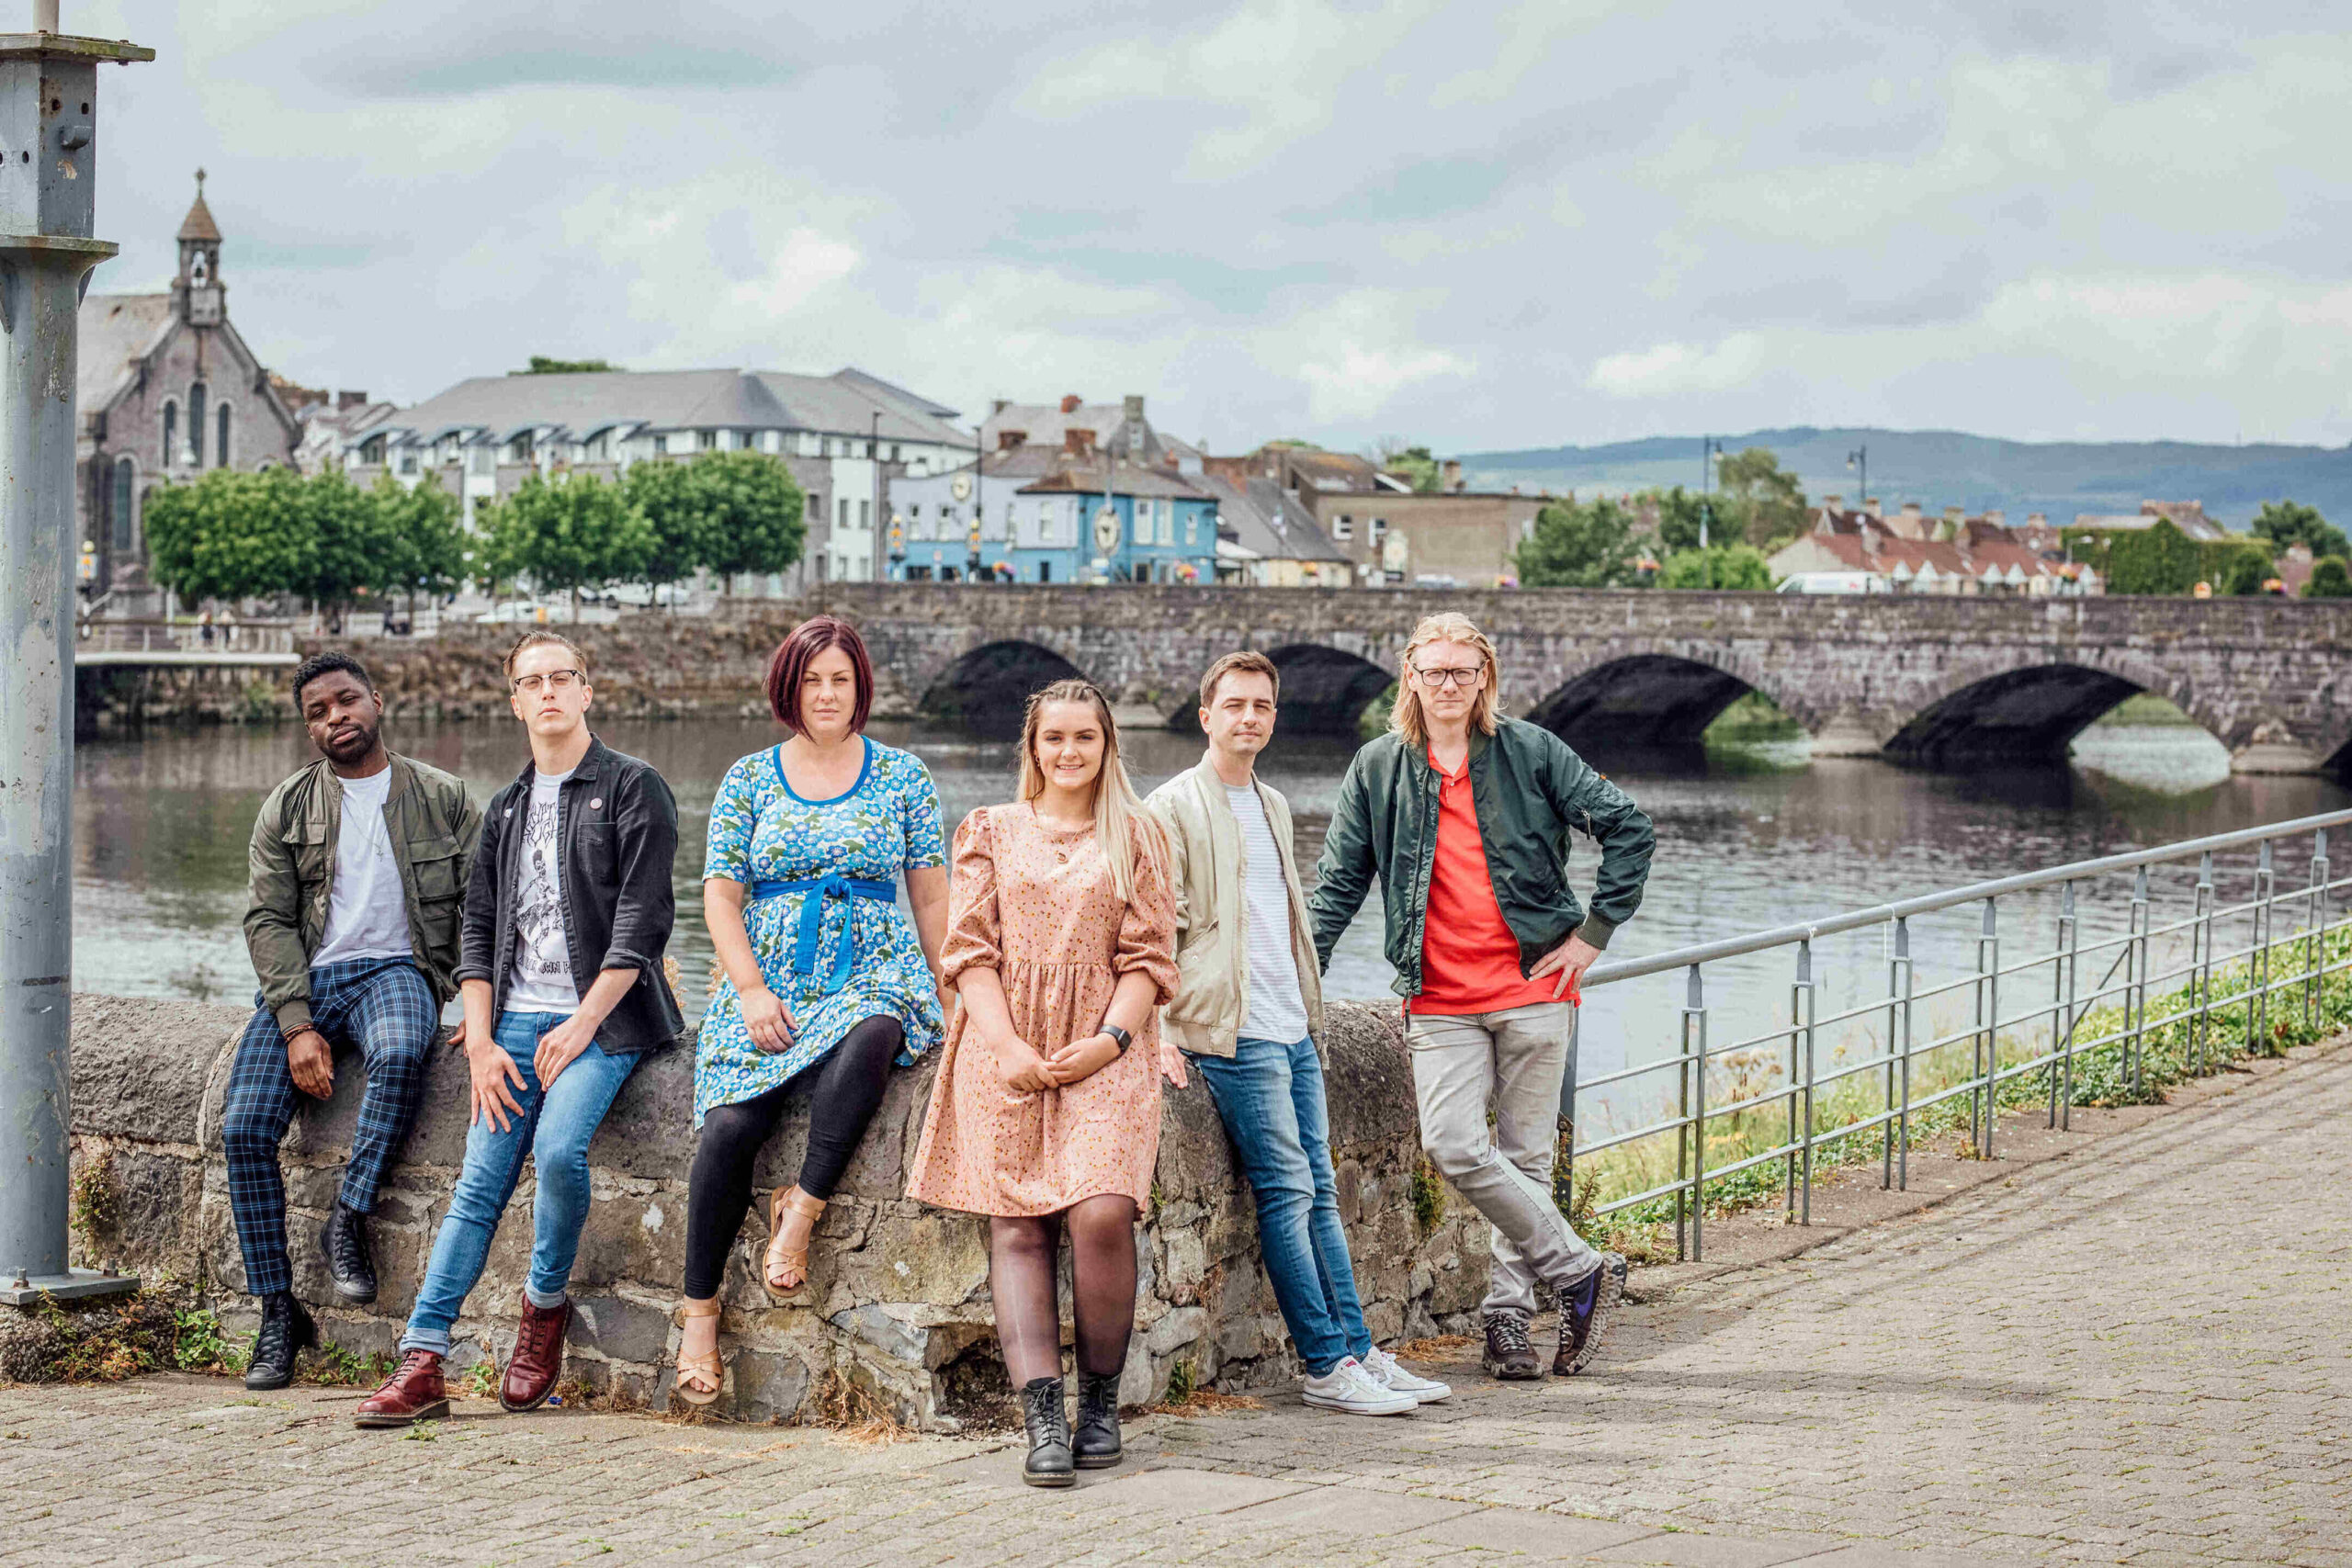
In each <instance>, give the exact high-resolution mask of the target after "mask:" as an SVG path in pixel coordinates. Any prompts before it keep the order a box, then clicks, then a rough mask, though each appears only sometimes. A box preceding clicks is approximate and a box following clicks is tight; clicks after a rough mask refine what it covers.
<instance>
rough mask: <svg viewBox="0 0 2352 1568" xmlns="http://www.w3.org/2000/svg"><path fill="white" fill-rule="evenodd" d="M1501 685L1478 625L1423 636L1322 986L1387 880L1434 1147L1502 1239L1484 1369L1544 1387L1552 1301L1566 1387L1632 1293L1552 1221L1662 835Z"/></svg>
mask: <svg viewBox="0 0 2352 1568" xmlns="http://www.w3.org/2000/svg"><path fill="white" fill-rule="evenodd" d="M1499 683H1500V682H1499V677H1498V671H1496V669H1495V649H1494V645H1493V643H1491V642H1490V641H1488V640H1487V637H1486V636H1485V635H1484V634H1483V633H1481V632H1480V631H1479V630H1478V628H1477V627H1476V626H1473V625H1472V624H1471V623H1470V622H1469V621H1468V620H1467V619H1466V618H1464V616H1461V615H1431V616H1430V617H1429V618H1427V619H1426V620H1424V621H1422V622H1421V624H1420V625H1419V626H1417V627H1415V628H1414V631H1413V635H1412V637H1411V638H1410V640H1409V641H1408V643H1407V645H1406V650H1405V660H1404V668H1403V670H1402V671H1399V674H1398V681H1397V711H1396V714H1395V716H1394V720H1393V725H1394V727H1393V728H1392V729H1391V730H1390V732H1389V733H1388V734H1386V735H1384V736H1382V737H1381V738H1380V739H1377V740H1374V742H1372V743H1371V744H1370V745H1368V746H1366V747H1364V748H1363V750H1360V751H1358V752H1357V753H1356V755H1355V760H1354V761H1352V762H1351V763H1349V765H1348V773H1347V777H1346V778H1345V779H1344V780H1342V781H1341V782H1340V800H1339V805H1338V807H1337V808H1336V809H1335V810H1334V812H1333V814H1332V818H1331V829H1330V832H1329V835H1328V836H1327V837H1326V838H1325V839H1324V841H1323V860H1322V863H1321V866H1320V868H1319V869H1320V873H1321V875H1320V880H1319V883H1318V885H1317V887H1316V889H1315V895H1314V897H1312V898H1311V899H1310V900H1309V901H1308V902H1309V907H1310V908H1312V909H1313V911H1314V915H1315V947H1316V952H1317V956H1318V958H1319V959H1320V961H1321V962H1322V963H1323V964H1325V965H1326V966H1328V965H1329V964H1330V962H1331V950H1332V948H1333V947H1334V946H1335V945H1336V944H1337V943H1338V942H1339V940H1340V932H1341V931H1345V930H1346V929H1347V926H1348V922H1349V921H1350V920H1351V919H1354V918H1355V914H1356V911H1357V910H1358V909H1359V908H1363V901H1364V898H1365V897H1366V895H1367V894H1368V893H1369V892H1370V891H1371V889H1372V886H1373V883H1374V879H1375V878H1377V879H1378V880H1379V883H1380V891H1381V901H1382V904H1383V907H1384V908H1385V911H1386V915H1387V944H1386V945H1387V953H1388V961H1389V963H1391V964H1394V965H1396V968H1397V981H1396V988H1397V990H1398V991H1400V992H1402V993H1403V994H1404V996H1405V998H1407V999H1406V1003H1405V1011H1406V1015H1407V1016H1406V1023H1407V1029H1406V1041H1407V1043H1408V1045H1410V1046H1411V1048H1412V1061H1413V1087H1414V1093H1415V1096H1416V1098H1417V1100H1419V1112H1420V1122H1421V1144H1422V1146H1423V1147H1424V1148H1425V1149H1427V1150H1428V1151H1429V1156H1430V1161H1431V1162H1432V1163H1433V1164H1435V1165H1436V1167H1437V1168H1438V1170H1439V1172H1440V1174H1442V1175H1443V1176H1444V1177H1445V1179H1447V1180H1448V1181H1450V1182H1451V1183H1453V1187H1454V1189H1455V1190H1457V1191H1459V1192H1460V1193H1461V1194H1462V1195H1463V1196H1464V1198H1467V1199H1468V1200H1469V1201H1471V1203H1472V1204H1473V1205H1475V1206H1476V1208H1477V1209H1478V1211H1479V1212H1480V1213H1483V1214H1485V1215H1486V1216H1487V1223H1488V1224H1489V1225H1490V1226H1491V1227H1492V1237H1491V1244H1492V1247H1493V1256H1494V1263H1493V1268H1492V1270H1491V1273H1490V1276H1489V1280H1488V1287H1487V1301H1486V1307H1485V1314H1486V1330H1487V1351H1486V1367H1487V1371H1489V1372H1491V1373H1492V1374H1494V1375H1495V1376H1497V1377H1501V1378H1533V1377H1540V1376H1542V1375H1543V1373H1542V1367H1541V1363H1540V1362H1539V1360H1538V1359H1537V1357H1536V1354H1535V1351H1534V1349H1533V1348H1532V1345H1531V1344H1530V1343H1529V1339H1528V1332H1527V1330H1528V1323H1529V1319H1530V1318H1531V1317H1532V1315H1533V1314H1534V1312H1535V1310H1536V1308H1537V1305H1538V1298H1537V1292H1538V1290H1539V1288H1540V1289H1542V1290H1544V1292H1549V1293H1553V1294H1555V1295H1556V1296H1557V1297H1558V1299H1559V1302H1560V1308H1561V1310H1560V1337H1559V1345H1558V1349H1557V1353H1556V1354H1555V1357H1554V1358H1553V1362H1552V1370H1553V1371H1554V1372H1555V1374H1558V1375H1563V1376H1565V1375H1567V1374H1570V1373H1573V1372H1576V1371H1581V1370H1582V1369H1583V1368H1584V1367H1585V1366H1586V1365H1587V1364H1588V1363H1589V1361H1590V1360H1591V1359H1592V1357H1593V1356H1594V1354H1595V1353H1596V1352H1597V1351H1598V1350H1599V1349H1600V1344H1601V1340H1602V1338H1603V1336H1604V1333H1605V1330H1606V1327H1607V1319H1608V1316H1609V1314H1610V1311H1611V1307H1612V1306H1613V1305H1614V1303H1615V1301H1616V1292H1617V1288H1618V1283H1619V1281H1618V1280H1617V1278H1616V1269H1615V1267H1614V1266H1613V1264H1611V1263H1607V1262H1604V1260H1603V1259H1602V1258H1600V1257H1599V1256H1598V1255H1597V1254H1595V1253H1594V1251H1593V1250H1592V1248H1591V1247H1588V1246H1587V1245H1585V1243H1584V1241H1583V1240H1582V1238H1580V1237H1579V1236H1577V1234H1576V1232H1575V1231H1574V1230H1573V1229H1572V1228H1570V1226H1569V1225H1568V1224H1567V1222H1566V1220H1565V1219H1564V1218H1563V1217H1562V1216H1561V1214H1560V1212H1559V1209H1558V1206H1557V1205H1556V1204H1555V1203H1554V1202H1553V1201H1552V1184H1551V1173H1552V1163H1553V1158H1554V1154H1553V1149H1554V1140H1555V1127H1556V1125H1557V1118H1558V1116H1559V1115H1560V1113H1561V1112H1562V1111H1564V1110H1566V1108H1567V1107H1569V1106H1571V1105H1573V1103H1574V1101H1575V1096H1576V1065H1575V1061H1574V1054H1575V1053H1574V1045H1573V1039H1574V1029H1575V1022H1576V1015H1575V999H1576V989H1577V980H1578V978H1579V977H1580V976H1582V975H1583V973H1584V971H1585V969H1586V968H1587V967H1588V966H1589V965H1590V964H1591V963H1592V962H1593V961H1594V960H1595V959H1596V958H1598V957H1600V950H1601V949H1602V948H1604V947H1607V946H1608V945H1609V939H1610V937H1611V935H1612V934H1614V933H1615V931H1616V930H1617V928H1618V927H1619V926H1620V925H1622V924H1623V923H1624V922H1625V921H1626V920H1627V919H1631V918H1632V916H1633V913H1634V908H1635V907H1636V906H1638V905H1639V904H1640V902H1641V897H1642V884H1643V882H1644V880H1645V878H1646V877H1647V876H1648V874H1649V863H1650V852H1651V849H1652V847H1653V844H1654V842H1655V835H1654V834H1653V833H1652V831H1651V829H1650V819H1649V818H1647V817H1646V816H1645V815H1643V813H1642V810H1641V808H1640V807H1637V806H1635V805H1634V803H1633V802H1632V801H1631V800H1629V799H1627V798H1626V796H1625V793H1624V792H1623V790H1620V789H1619V788H1618V787H1617V786H1616V785H1614V784H1611V783H1610V782H1609V781H1608V780H1607V779H1604V778H1602V777H1601V776H1600V774H1599V773H1594V772H1593V771H1592V769H1590V768H1589V767H1587V766H1586V765H1585V763H1584V761H1583V760H1582V759H1581V758H1579V757H1578V756H1577V754H1576V753H1575V752H1574V751H1572V750H1569V749H1568V746H1567V743H1566V742H1565V741H1563V740H1562V739H1560V738H1559V737H1558V736H1556V735H1554V734H1553V733H1552V732H1551V731H1549V730H1547V729H1544V728H1539V727H1537V726H1535V725H1532V724H1526V723H1522V722H1521V721H1520V720H1518V719H1513V718H1506V717H1504V716H1502V715H1501V714H1500V713H1498V711H1497V703H1496V695H1497V691H1498V686H1499ZM1571 829H1573V830H1575V831H1578V832H1582V833H1584V834H1587V835H1588V836H1589V837H1591V838H1592V839H1594V840H1598V841H1599V843H1600V873H1599V874H1598V875H1597V876H1596V878H1595V880H1594V888H1593V897H1592V908H1591V909H1590V910H1589V911H1588V910H1586V909H1585V908H1583V907H1582V906H1581V905H1580V904H1578V902H1577V896H1576V894H1575V892H1574V891H1572V890H1571V889H1570V888H1569V886H1568V881H1567V874H1566V859H1567V851H1568V834H1569V832H1570V830H1571ZM1489 1100H1491V1101H1492V1102H1493V1105H1494V1122H1493V1125H1492V1128H1491V1131H1490V1130H1489V1127H1488V1123H1487V1105H1488V1102H1489Z"/></svg>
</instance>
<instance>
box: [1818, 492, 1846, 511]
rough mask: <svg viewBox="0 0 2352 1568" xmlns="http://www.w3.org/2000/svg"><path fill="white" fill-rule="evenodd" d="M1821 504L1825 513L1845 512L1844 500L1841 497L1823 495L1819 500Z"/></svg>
mask: <svg viewBox="0 0 2352 1568" xmlns="http://www.w3.org/2000/svg"><path fill="white" fill-rule="evenodd" d="M1821 504H1822V506H1823V508H1824V509H1825V510H1826V511H1830V512H1843V511H1845V510H1846V498H1845V497H1844V496H1842V495H1825V496H1823V497H1822V498H1821Z"/></svg>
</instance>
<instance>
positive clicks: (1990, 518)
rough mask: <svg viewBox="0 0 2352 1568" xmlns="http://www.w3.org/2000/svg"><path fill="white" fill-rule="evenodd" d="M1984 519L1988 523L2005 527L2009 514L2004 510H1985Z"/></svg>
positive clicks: (2007, 523)
mask: <svg viewBox="0 0 2352 1568" xmlns="http://www.w3.org/2000/svg"><path fill="white" fill-rule="evenodd" d="M1984 521H1985V522H1987V523H1990V524H1991V525H1993V526H1994V527H1996V528H2006V527H2007V526H2008V525H2009V514H2008V513H2006V512H1987V513H1985V517H1984Z"/></svg>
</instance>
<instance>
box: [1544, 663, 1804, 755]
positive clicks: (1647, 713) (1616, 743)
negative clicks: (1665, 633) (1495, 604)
mask: <svg viewBox="0 0 2352 1568" xmlns="http://www.w3.org/2000/svg"><path fill="white" fill-rule="evenodd" d="M1504 658H1505V660H1509V658H1510V654H1509V652H1508V651H1507V650H1506V651H1505V652H1504ZM1507 669H1508V666H1507ZM1749 692H1760V693H1762V694H1764V695H1765V696H1766V697H1768V698H1770V699H1771V700H1772V701H1773V702H1774V703H1776V704H1778V705H1780V707H1781V710H1782V711H1783V712H1785V713H1787V714H1788V715H1789V716H1791V717H1792V718H1794V719H1795V720H1796V721H1797V722H1798V723H1800V724H1802V725H1804V727H1805V728H1807V729H1814V728H1818V725H1819V716H1817V715H1815V714H1814V713H1813V712H1811V711H1810V709H1809V708H1808V707H1807V706H1806V705H1804V703H1803V702H1802V701H1800V700H1798V699H1797V698H1796V696H1795V694H1792V693H1784V692H1783V691H1782V690H1781V682H1778V681H1775V680H1774V679H1773V678H1772V675H1771V673H1770V671H1767V670H1766V669H1764V668H1762V667H1761V666H1760V664H1755V663H1752V662H1751V661H1749V660H1743V659H1741V658H1739V657H1738V656H1737V653H1736V650H1732V649H1725V650H1721V651H1718V650H1715V649H1706V648H1689V647H1676V648H1671V649H1668V648H1659V647H1655V646H1648V647H1645V646H1641V645H1634V646H1612V647H1610V648H1607V649H1600V650H1599V651H1598V654H1597V656H1596V657H1594V658H1592V659H1590V660H1587V661H1585V662H1583V663H1582V664H1581V665H1580V666H1578V667H1577V668H1576V669H1574V670H1572V671H1569V672H1567V673H1566V674H1565V675H1559V674H1555V675H1552V676H1551V677H1550V678H1549V682H1548V689H1547V690H1546V691H1545V694H1544V696H1543V697H1542V698H1541V699H1540V700H1538V701H1537V702H1535V703H1534V704H1532V705H1530V706H1528V707H1526V708H1524V709H1523V710H1521V711H1522V713H1523V715H1524V716H1525V717H1526V718H1527V719H1528V720H1529V721H1530V722H1532V723H1535V724H1540V725H1542V726H1544V728H1546V729H1549V730H1551V731H1553V732H1554V733H1555V734H1557V735H1560V736H1562V737H1564V738H1566V739H1567V741H1568V743H1569V744H1570V745H1577V746H1585V747H1596V748H1602V749H1609V748H1614V749H1617V750H1625V749H1627V748H1628V747H1633V748H1635V749H1641V750H1651V749H1658V750H1679V749H1682V748H1687V747H1695V746H1697V745H1698V744H1699V743H1700V740H1701V738H1702V736H1704V734H1705V733H1706V729H1707V726H1709V725H1710V724H1713V722H1714V721H1715V720H1716V718H1717V717H1719V716H1721V715H1722V713H1723V711H1724V709H1725V708H1727V707H1729V706H1731V705H1732V704H1734V703H1735V702H1737V701H1738V700H1739V699H1740V698H1741V697H1743V696H1745V695H1746V694H1747V693H1749Z"/></svg>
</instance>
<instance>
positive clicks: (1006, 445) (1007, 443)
mask: <svg viewBox="0 0 2352 1568" xmlns="http://www.w3.org/2000/svg"><path fill="white" fill-rule="evenodd" d="M1028 439H1029V433H1028V432H1027V431H1025V430H1000V431H998V432H997V433H996V449H997V450H998V451H1000V452H1010V451H1012V449H1013V448H1014V447H1016V446H1020V445H1021V444H1022V443H1023V442H1024V441H1026V440H1028Z"/></svg>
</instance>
